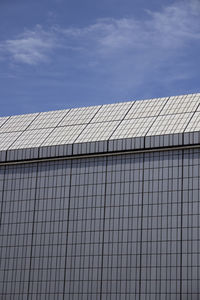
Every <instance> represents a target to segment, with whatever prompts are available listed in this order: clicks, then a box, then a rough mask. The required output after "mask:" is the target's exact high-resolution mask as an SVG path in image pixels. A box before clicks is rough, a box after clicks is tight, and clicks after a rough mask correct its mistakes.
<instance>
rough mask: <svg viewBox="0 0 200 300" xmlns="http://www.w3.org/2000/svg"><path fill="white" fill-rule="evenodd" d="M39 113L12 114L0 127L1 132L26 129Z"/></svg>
mask: <svg viewBox="0 0 200 300" xmlns="http://www.w3.org/2000/svg"><path fill="white" fill-rule="evenodd" d="M37 115H38V113H35V114H26V115H17V116H11V117H10V118H9V119H8V120H7V121H6V122H5V123H4V124H3V125H2V126H1V128H0V132H13V131H23V130H25V129H26V128H27V127H28V126H29V125H30V124H31V122H32V121H33V120H34V119H35V118H36V116H37Z"/></svg>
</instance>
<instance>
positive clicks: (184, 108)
mask: <svg viewBox="0 0 200 300" xmlns="http://www.w3.org/2000/svg"><path fill="white" fill-rule="evenodd" d="M199 104H200V94H192V95H183V96H176V97H170V98H169V100H168V101H167V103H166V105H165V107H164V108H163V110H162V111H161V115H168V114H179V113H187V112H194V111H195V110H196V109H197V107H198V106H199Z"/></svg>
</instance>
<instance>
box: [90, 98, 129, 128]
mask: <svg viewBox="0 0 200 300" xmlns="http://www.w3.org/2000/svg"><path fill="white" fill-rule="evenodd" d="M133 104H134V102H123V103H116V104H108V105H103V106H102V107H101V108H100V110H99V111H98V112H97V114H96V115H95V116H94V118H93V119H92V121H91V123H97V122H108V121H118V120H122V119H123V118H124V116H125V115H126V113H127V112H128V110H129V109H130V108H131V106H132V105H133Z"/></svg>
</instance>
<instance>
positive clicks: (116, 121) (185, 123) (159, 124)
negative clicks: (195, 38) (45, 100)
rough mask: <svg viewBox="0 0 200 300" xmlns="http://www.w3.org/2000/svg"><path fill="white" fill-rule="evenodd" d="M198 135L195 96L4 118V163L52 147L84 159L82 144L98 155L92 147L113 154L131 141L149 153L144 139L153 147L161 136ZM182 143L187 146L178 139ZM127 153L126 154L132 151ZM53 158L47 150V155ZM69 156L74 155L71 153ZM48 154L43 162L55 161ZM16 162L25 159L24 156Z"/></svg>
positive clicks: (199, 101) (0, 127) (0, 122)
mask: <svg viewBox="0 0 200 300" xmlns="http://www.w3.org/2000/svg"><path fill="white" fill-rule="evenodd" d="M198 131H200V94H190V95H181V96H174V97H166V98H155V99H149V100H140V101H130V102H121V103H116V104H109V105H99V106H90V107H82V108H74V109H65V110H57V111H50V112H42V113H34V114H25V115H16V116H10V117H1V118H0V151H1V152H4V154H3V158H2V160H4V159H5V157H6V156H7V152H11V151H12V153H13V151H14V150H15V152H16V150H24V149H29V150H30V149H32V152H34V153H36V152H38V151H39V152H44V149H46V148H47V147H51V148H52V147H54V148H55V147H58V146H60V147H61V146H67V145H70V149H71V148H73V147H74V148H75V149H76V151H75V153H74V154H82V152H84V151H81V150H80V144H82V148H83V149H86V148H88V143H90V144H91V143H92V144H94V143H98V144H99V145H101V146H100V149H99V150H98V151H97V149H96V150H95V149H94V148H98V147H96V146H95V147H94V145H93V149H94V150H90V151H89V150H88V151H89V152H90V153H92V152H104V151H108V150H109V145H108V143H109V144H110V145H116V143H118V148H120V147H119V141H120V143H121V144H124V145H125V144H126V142H129V144H130V139H131V140H132V146H130V145H129V148H130V149H132V148H133V149H134V148H135V147H136V146H137V147H136V148H138V149H139V148H144V147H145V146H144V145H143V144H144V143H142V140H144V138H145V140H146V141H147V144H148V147H152V146H153V145H154V144H155V141H156V140H158V138H157V139H156V137H158V136H162V137H165V140H166V136H169V135H173V136H174V137H175V136H177V135H179V136H180V134H186V133H189V132H190V133H191V132H193V133H194V132H198ZM150 137H154V139H152V138H151V139H150ZM133 140H135V141H137V144H138V145H133ZM139 140H140V146H139ZM151 140H152V142H151ZM190 140H191V138H190ZM117 141H118V142H117ZM153 141H154V142H153ZM180 142H181V143H182V141H180V138H179V143H180ZM103 143H104V146H103ZM141 143H142V144H141ZM165 143H166V142H165ZM83 144H84V145H83ZM86 144H87V145H86ZM77 145H79V146H77ZM105 145H107V146H106V148H105ZM154 146H155V145H154ZM166 146H167V145H166ZM102 147H103V148H102ZM113 147H114V146H112V147H111V146H110V149H112V151H115V150H120V149H115V148H116V146H115V147H114V148H113ZM123 147H125V146H123ZM123 147H121V148H122V149H121V150H128V149H126V147H125V149H123ZM68 148H69V147H68ZM78 148H79V150H77V149H78ZM33 149H34V151H33ZM39 149H41V150H39ZM52 149H53V148H52ZM62 149H63V147H62ZM62 151H63V150H62ZM62 151H61V152H62ZM85 151H86V150H85ZM88 151H86V152H88ZM5 152H6V153H5ZM29 152H30V151H29ZM50 152H51V151H49V150H48V153H50ZM54 152H55V151H54ZM57 152H59V151H57ZM64 152H66V151H64ZM68 152H70V151H69V149H68V151H67V152H66V153H68ZM48 153H47V152H46V155H45V154H44V153H43V157H45V156H46V157H48V156H54V155H55V153H54V155H51V154H48ZM66 153H65V154H66ZM15 154H16V153H15ZM62 154H63V152H62ZM68 154H69V153H68ZM71 154H73V151H72V153H71ZM39 156H40V155H39ZM58 156H59V155H58ZM22 157H23V155H22ZM16 159H20V158H19V155H18V158H17V157H16Z"/></svg>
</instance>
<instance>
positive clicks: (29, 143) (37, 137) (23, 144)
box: [9, 128, 53, 149]
mask: <svg viewBox="0 0 200 300" xmlns="http://www.w3.org/2000/svg"><path fill="white" fill-rule="evenodd" d="M52 130H53V128H45V129H34V130H26V131H24V132H23V133H22V134H21V135H20V136H19V137H18V139H17V140H16V141H15V142H14V143H13V144H12V146H11V147H10V148H9V149H23V148H34V147H39V146H40V145H41V144H42V142H43V141H44V140H45V139H46V138H47V136H48V135H49V134H50V133H51V132H52Z"/></svg>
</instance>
